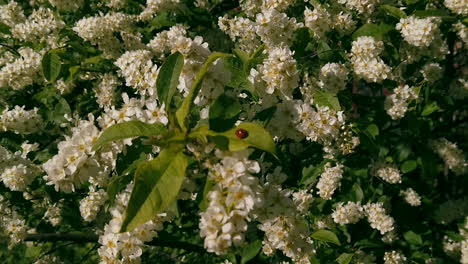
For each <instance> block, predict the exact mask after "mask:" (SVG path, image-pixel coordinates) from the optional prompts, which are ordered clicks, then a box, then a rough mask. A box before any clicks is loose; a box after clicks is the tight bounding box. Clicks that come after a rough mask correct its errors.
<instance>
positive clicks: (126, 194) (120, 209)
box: [98, 183, 172, 263]
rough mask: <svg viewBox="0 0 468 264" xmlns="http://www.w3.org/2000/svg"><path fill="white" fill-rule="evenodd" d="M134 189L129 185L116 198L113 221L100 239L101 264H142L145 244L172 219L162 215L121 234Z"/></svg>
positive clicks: (106, 226) (170, 216) (166, 214)
mask: <svg viewBox="0 0 468 264" xmlns="http://www.w3.org/2000/svg"><path fill="white" fill-rule="evenodd" d="M132 188H133V183H130V184H129V185H127V188H126V189H125V190H124V191H122V192H121V193H119V194H118V195H117V196H116V198H115V204H114V206H113V207H111V208H110V209H109V211H110V213H111V215H112V220H111V221H110V222H109V223H108V224H106V225H105V226H104V234H102V235H101V236H100V237H99V244H101V247H100V248H99V249H98V253H99V256H100V257H101V263H140V257H141V255H142V253H143V249H142V247H143V245H144V243H145V242H149V241H151V240H152V239H153V237H155V236H156V235H157V233H156V232H157V231H160V230H162V229H163V222H164V221H169V220H170V219H172V215H169V213H161V214H158V215H156V216H155V217H154V219H153V220H150V221H148V222H146V223H144V224H142V225H139V226H137V227H136V228H135V229H134V230H133V231H131V232H125V233H120V232H119V231H120V227H121V226H122V221H123V218H124V211H125V208H126V207H127V204H128V201H129V199H130V194H131V191H132Z"/></svg>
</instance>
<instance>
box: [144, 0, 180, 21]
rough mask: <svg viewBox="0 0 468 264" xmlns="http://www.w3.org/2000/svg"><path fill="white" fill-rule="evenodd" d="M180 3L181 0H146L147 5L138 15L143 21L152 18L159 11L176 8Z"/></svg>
mask: <svg viewBox="0 0 468 264" xmlns="http://www.w3.org/2000/svg"><path fill="white" fill-rule="evenodd" d="M179 3H180V0H146V7H145V9H144V10H143V12H141V13H140V15H138V19H139V20H142V21H146V20H150V19H151V18H153V16H154V15H155V14H156V13H157V12H161V11H164V10H168V9H172V8H175V7H177V6H178V5H179Z"/></svg>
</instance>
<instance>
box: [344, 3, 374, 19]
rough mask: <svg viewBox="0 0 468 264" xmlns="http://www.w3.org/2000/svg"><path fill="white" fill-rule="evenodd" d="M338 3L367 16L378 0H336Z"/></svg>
mask: <svg viewBox="0 0 468 264" xmlns="http://www.w3.org/2000/svg"><path fill="white" fill-rule="evenodd" d="M338 3H340V4H342V5H346V8H348V9H350V10H355V11H357V12H358V13H359V14H361V15H364V16H369V15H371V14H372V12H373V11H374V9H375V6H376V5H378V4H379V3H380V0H338Z"/></svg>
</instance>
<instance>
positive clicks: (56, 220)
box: [43, 199, 63, 226]
mask: <svg viewBox="0 0 468 264" xmlns="http://www.w3.org/2000/svg"><path fill="white" fill-rule="evenodd" d="M62 202H63V200H61V201H59V202H58V203H52V202H50V201H49V200H48V199H46V202H45V203H46V207H47V210H46V212H45V213H44V217H43V218H44V219H46V220H47V221H48V222H49V223H50V224H51V225H53V226H58V225H60V223H61V222H62V214H61V211H62V207H63V204H62Z"/></svg>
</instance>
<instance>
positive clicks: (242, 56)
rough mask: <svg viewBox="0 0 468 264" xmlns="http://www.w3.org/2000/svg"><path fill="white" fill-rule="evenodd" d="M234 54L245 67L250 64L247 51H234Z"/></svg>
mask: <svg viewBox="0 0 468 264" xmlns="http://www.w3.org/2000/svg"><path fill="white" fill-rule="evenodd" d="M233 52H234V54H236V56H237V57H238V58H239V59H240V60H241V61H242V63H243V64H244V65H247V64H248V63H249V54H247V53H246V52H245V51H243V50H240V49H234V50H233Z"/></svg>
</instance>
